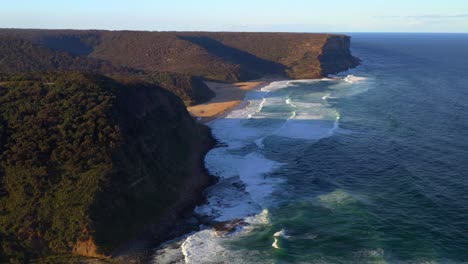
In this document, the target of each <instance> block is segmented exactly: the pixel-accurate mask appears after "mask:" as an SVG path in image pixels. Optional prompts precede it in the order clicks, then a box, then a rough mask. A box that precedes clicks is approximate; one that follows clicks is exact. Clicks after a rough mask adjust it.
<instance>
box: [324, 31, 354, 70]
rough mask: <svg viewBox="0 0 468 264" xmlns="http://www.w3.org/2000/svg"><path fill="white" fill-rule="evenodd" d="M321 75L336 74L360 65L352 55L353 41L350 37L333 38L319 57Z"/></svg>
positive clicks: (328, 40) (339, 36)
mask: <svg viewBox="0 0 468 264" xmlns="http://www.w3.org/2000/svg"><path fill="white" fill-rule="evenodd" d="M318 59H319V61H320V68H321V69H322V71H321V75H322V76H327V75H329V74H336V73H339V72H342V71H346V70H348V69H350V68H353V67H356V66H357V65H359V62H360V60H359V59H358V58H356V57H353V56H352V55H351V39H350V37H348V36H342V35H338V36H331V37H329V38H328V39H327V41H326V42H325V45H323V47H322V52H321V54H320V55H319V57H318Z"/></svg>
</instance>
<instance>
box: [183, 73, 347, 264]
mask: <svg viewBox="0 0 468 264" xmlns="http://www.w3.org/2000/svg"><path fill="white" fill-rule="evenodd" d="M350 79H352V78H348V80H350ZM320 81H336V82H337V83H339V82H343V81H342V80H339V79H323V80H298V81H280V82H273V83H271V84H270V85H268V86H265V87H263V88H262V89H261V91H252V92H249V93H247V96H246V100H247V101H248V104H245V107H243V108H239V109H236V110H234V111H232V112H231V113H229V114H228V115H227V116H226V117H225V118H223V119H218V120H215V121H212V122H210V123H209V125H210V127H211V128H212V132H213V135H214V136H215V138H216V139H218V140H219V141H220V142H224V143H225V144H226V146H223V147H219V148H215V149H213V150H211V151H210V152H209V153H208V154H207V155H206V158H205V163H206V167H207V169H208V170H209V172H210V173H211V174H213V175H216V176H218V177H220V180H219V182H218V183H217V184H216V185H215V186H213V187H211V188H210V189H209V190H208V191H207V201H208V202H207V203H206V204H204V205H202V206H199V207H197V208H196V209H195V211H196V213H198V214H200V215H206V216H210V217H211V218H213V219H215V220H217V221H229V220H233V219H243V221H244V222H245V223H247V225H242V226H240V227H239V231H238V232H236V233H234V234H230V235H228V236H222V237H220V236H219V235H217V234H216V232H215V231H213V230H211V229H205V230H202V231H200V232H196V233H194V234H192V235H190V236H189V237H188V238H187V239H186V240H185V241H184V243H183V244H182V246H181V248H182V252H183V254H184V256H185V261H186V263H212V262H223V261H227V262H229V263H235V261H236V260H239V263H242V262H243V261H242V260H245V258H247V255H248V254H253V251H251V250H250V251H248V253H246V252H240V251H236V252H235V251H231V250H229V249H227V248H225V246H224V245H225V244H224V242H226V241H229V240H231V239H235V237H236V236H239V235H241V234H242V233H245V232H251V231H252V230H255V228H256V226H258V225H268V224H270V216H269V211H268V210H267V209H265V208H269V207H270V206H271V205H272V203H273V200H274V199H272V198H273V197H274V196H272V195H273V194H274V192H275V189H276V188H277V186H280V184H281V183H282V182H283V180H282V179H280V178H277V177H274V176H272V173H273V172H274V171H275V170H277V169H279V168H280V167H281V166H282V165H283V164H282V163H280V162H278V161H275V160H272V159H270V158H268V157H267V156H266V155H264V154H262V153H263V151H265V144H264V141H265V139H266V138H267V137H269V136H281V137H284V138H292V139H306V140H317V139H321V138H324V137H328V136H330V135H331V134H333V133H334V131H335V130H337V129H338V127H339V114H337V112H336V110H335V109H333V108H332V107H330V106H329V105H328V103H327V102H326V99H328V98H332V97H330V96H331V95H334V94H333V93H330V94H328V95H326V96H323V93H318V92H317V93H316V94H313V93H311V94H308V95H307V96H308V97H305V98H301V97H300V96H299V98H297V96H296V97H289V96H288V95H286V94H285V93H284V92H277V91H279V90H281V89H284V88H287V87H292V86H296V85H300V84H305V83H315V82H320ZM334 96H335V95H334ZM322 99H323V100H322ZM285 105H289V106H290V107H288V108H285V107H284V106H285ZM291 107H294V111H291ZM282 109H287V110H282ZM262 120H265V121H262ZM253 144H254V145H253ZM252 145H253V148H254V149H252ZM255 146H256V147H257V148H255ZM268 148H270V146H268ZM340 197H341V196H340V193H339V192H338V193H335V194H330V195H329V196H323V197H322V198H320V199H319V201H320V202H321V203H323V204H324V205H326V206H333V205H336V204H337V203H338V204H339V203H343V202H344V201H345V200H346V199H345V198H340ZM343 199H344V200H343ZM273 238H274V242H273V244H272V246H273V247H274V248H279V247H280V246H281V239H289V236H288V235H287V233H286V231H285V230H280V231H278V232H276V233H275V234H274V235H273ZM223 241H224V242H223ZM238 254H240V255H238Z"/></svg>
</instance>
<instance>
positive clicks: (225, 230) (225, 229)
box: [212, 219, 248, 236]
mask: <svg viewBox="0 0 468 264" xmlns="http://www.w3.org/2000/svg"><path fill="white" fill-rule="evenodd" d="M246 225H248V224H247V223H246V222H244V220H242V219H234V220H231V221H226V222H219V223H215V224H213V225H212V228H213V229H214V230H215V232H216V234H217V235H218V236H223V235H227V234H229V233H232V232H234V231H236V230H237V228H238V227H242V226H246Z"/></svg>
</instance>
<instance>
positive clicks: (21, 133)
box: [0, 73, 210, 261]
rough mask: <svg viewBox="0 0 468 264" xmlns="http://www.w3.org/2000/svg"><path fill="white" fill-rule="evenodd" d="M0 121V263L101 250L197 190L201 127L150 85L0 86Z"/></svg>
mask: <svg viewBox="0 0 468 264" xmlns="http://www.w3.org/2000/svg"><path fill="white" fill-rule="evenodd" d="M0 120H1V122H0V134H1V139H2V140H1V141H0V143H1V144H0V239H1V243H0V244H1V247H0V256H3V258H4V259H2V261H7V260H8V258H11V257H12V258H15V259H20V260H21V259H22V260H27V259H30V258H34V257H37V256H42V255H50V254H60V253H70V252H72V251H74V252H75V253H77V254H82V255H88V256H99V255H101V254H108V253H109V252H110V251H111V250H112V249H114V248H115V247H116V246H117V245H118V244H119V243H122V242H123V241H125V240H126V239H128V238H130V237H131V236H133V235H135V234H136V233H138V232H141V231H142V227H144V226H145V225H148V224H149V223H155V222H157V221H158V219H159V217H161V216H163V215H164V214H167V213H168V210H169V211H170V210H171V207H173V208H177V207H178V208H179V209H180V208H181V207H183V205H184V203H187V202H186V200H187V195H189V194H190V195H193V193H196V192H197V191H199V190H200V189H201V188H202V187H203V185H204V184H206V178H205V176H203V175H202V174H203V173H202V172H201V168H200V167H201V166H200V164H201V160H202V156H203V152H204V149H206V148H207V144H209V142H210V139H209V136H208V133H207V131H206V130H205V129H204V128H203V127H201V126H199V125H197V124H196V123H195V122H194V120H193V119H192V118H191V117H190V116H189V114H188V113H187V111H186V110H185V107H184V105H183V103H182V101H181V100H179V99H178V98H177V97H176V96H174V95H173V94H171V93H169V92H167V91H165V90H164V89H160V88H158V87H155V86H154V85H152V84H142V83H126V84H123V83H118V82H116V81H114V80H111V79H109V78H106V77H103V76H98V75H89V74H80V73H70V74H60V75H57V76H55V77H54V76H52V75H49V76H48V78H47V80H46V81H45V82H43V81H40V80H35V81H28V80H24V81H18V80H16V81H13V82H5V83H3V84H2V85H1V87H0ZM199 162H200V163H199Z"/></svg>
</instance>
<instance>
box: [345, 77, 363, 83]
mask: <svg viewBox="0 0 468 264" xmlns="http://www.w3.org/2000/svg"><path fill="white" fill-rule="evenodd" d="M366 79H367V78H366V77H359V76H354V75H348V76H346V77H345V78H344V80H345V82H349V83H356V82H360V81H365V80H366Z"/></svg>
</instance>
